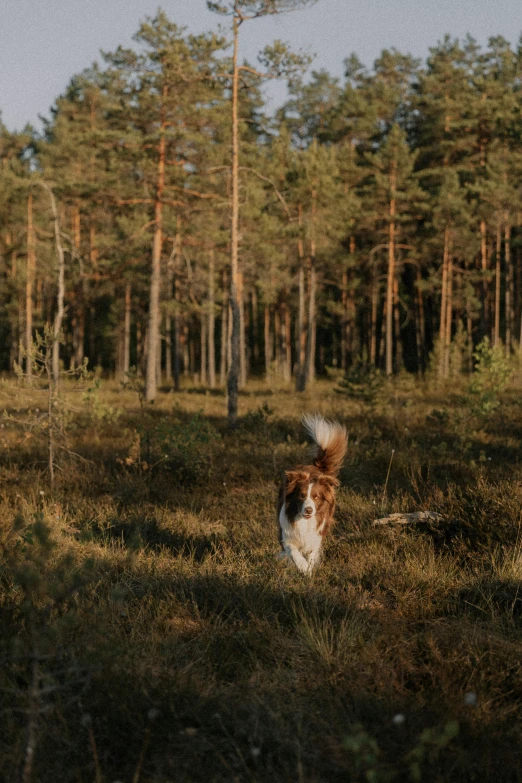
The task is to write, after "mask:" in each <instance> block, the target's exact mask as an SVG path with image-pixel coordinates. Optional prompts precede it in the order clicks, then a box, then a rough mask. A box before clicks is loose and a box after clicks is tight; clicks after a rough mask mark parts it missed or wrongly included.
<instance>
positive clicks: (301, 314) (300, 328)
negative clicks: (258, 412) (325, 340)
mask: <svg viewBox="0 0 522 783" xmlns="http://www.w3.org/2000/svg"><path fill="white" fill-rule="evenodd" d="M298 219H299V237H298V240H297V252H298V256H299V278H298V279H299V283H298V285H299V305H298V314H297V330H296V331H297V334H296V349H297V372H296V391H304V387H305V385H306V378H305V362H306V330H305V260H304V244H303V237H302V234H301V231H302V225H303V207H302V205H301V204H299V206H298Z"/></svg>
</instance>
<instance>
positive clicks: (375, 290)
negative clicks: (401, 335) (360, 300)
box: [370, 259, 379, 367]
mask: <svg viewBox="0 0 522 783" xmlns="http://www.w3.org/2000/svg"><path fill="white" fill-rule="evenodd" d="M378 308H379V279H378V276H377V261H375V259H374V262H373V265H372V307H371V323H370V366H371V367H377V362H378V357H377V311H378Z"/></svg>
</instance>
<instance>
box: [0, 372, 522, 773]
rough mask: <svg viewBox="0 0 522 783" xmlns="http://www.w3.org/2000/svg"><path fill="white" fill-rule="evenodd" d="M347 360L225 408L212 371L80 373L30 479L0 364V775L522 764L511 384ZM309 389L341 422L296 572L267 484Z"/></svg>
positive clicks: (29, 457)
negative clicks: (342, 368)
mask: <svg viewBox="0 0 522 783" xmlns="http://www.w3.org/2000/svg"><path fill="white" fill-rule="evenodd" d="M484 372H485V373H486V374H487V369H486V370H485V371H484ZM490 375H491V373H490ZM360 382H361V381H360V379H359V378H358V377H357V378H356V379H355V380H353V379H352V381H351V382H350V384H347V385H345V386H344V387H342V392H343V393H341V394H340V393H339V392H338V391H336V388H335V387H334V385H333V384H331V383H324V384H323V383H318V384H316V386H315V387H314V388H313V389H312V390H311V391H310V392H307V393H306V394H305V395H299V396H295V395H294V394H293V393H292V392H290V391H288V390H285V389H281V390H280V391H278V392H275V393H273V392H272V393H271V392H270V390H269V389H267V388H265V387H264V386H262V385H261V384H258V385H257V386H256V385H254V384H252V386H251V387H249V389H248V390H247V392H245V393H244V394H243V395H242V396H241V398H240V404H241V407H242V413H243V416H242V418H241V419H240V422H239V426H238V427H237V428H236V429H235V430H234V431H233V432H230V431H228V429H227V427H226V423H225V419H224V417H223V412H224V399H223V397H222V396H219V395H209V394H205V393H204V392H198V391H197V390H193V389H185V390H183V391H181V392H180V393H177V394H171V393H164V394H162V395H161V397H160V399H159V401H158V403H157V404H156V405H155V406H154V407H150V406H149V407H148V406H144V405H143V404H140V401H139V399H138V398H137V395H136V394H135V393H134V392H132V390H125V389H123V390H122V389H120V388H118V387H117V386H116V385H111V384H109V383H107V382H102V383H101V385H100V386H99V387H98V386H96V387H93V389H92V391H90V392H89V393H88V394H87V395H86V396H85V398H84V400H83V403H82V405H83V407H81V406H80V407H81V410H78V412H77V413H75V414H74V415H72V416H71V418H70V429H69V432H68V435H67V437H68V442H69V443H70V448H71V449H72V450H74V452H75V453H77V454H78V455H79V456H80V459H79V460H74V461H71V462H69V463H67V464H66V465H65V464H64V466H63V468H62V469H61V470H59V471H58V472H57V474H56V476H55V479H54V485H53V488H52V489H51V487H50V484H49V476H48V473H47V472H46V461H45V452H44V451H42V449H43V446H42V444H41V443H40V441H39V440H38V439H37V438H34V437H31V430H30V429H29V428H27V429H25V428H24V416H25V417H26V419H27V422H28V423H29V424H30V422H31V421H32V418H31V417H33V416H34V407H33V408H32V407H31V405H30V404H27V405H26V406H25V408H24V407H23V406H20V405H17V406H16V405H14V404H13V400H16V399H17V396H16V387H15V385H14V384H13V383H12V382H4V385H3V387H2V389H0V393H1V394H2V395H3V401H2V407H5V408H6V409H7V410H8V413H9V414H10V415H8V416H7V417H6V419H5V420H4V422H3V427H2V428H1V429H0V447H1V450H0V474H1V478H2V485H1V490H0V566H1V572H0V579H1V582H0V648H1V649H0V655H1V656H2V666H1V667H0V689H1V690H0V694H1V700H2V703H1V705H0V710H1V711H2V732H0V770H1V772H0V777H1V776H2V775H3V779H4V780H5V781H14V780H21V781H22V783H28V781H38V782H39V783H40V782H41V783H54V782H55V781H56V780H61V781H64V783H65V782H66V781H79V782H80V783H82V782H83V781H85V783H87V782H89V783H90V781H93V780H94V781H96V783H99V781H116V780H121V781H133V783H138V782H139V781H142V782H143V783H144V782H145V781H148V782H150V783H166V781H176V782H178V781H182V782H183V781H191V782H192V781H209V780H211V781H231V780H238V781H250V780H256V781H274V780H281V781H287V780H292V781H294V780H295V781H305V782H306V783H307V782H308V781H310V783H312V781H313V782H314V783H315V782H316V781H347V780H349V781H356V782H357V781H369V782H370V783H372V781H374V782H377V781H379V782H380V781H418V780H421V781H449V780H451V781H457V782H459V781H473V780H477V781H481V782H482V781H498V780H502V781H518V780H522V774H521V772H520V765H519V759H518V756H519V750H518V748H519V745H520V740H521V736H520V733H521V730H520V726H521V725H522V723H521V718H522V714H521V712H522V708H521V702H520V693H521V689H522V673H521V668H520V661H519V659H520V643H521V641H522V625H521V623H522V600H521V599H522V596H521V595H520V582H521V578H522V539H521V523H522V512H521V510H520V509H522V471H521V469H520V464H519V458H520V447H521V441H522V424H521V407H520V402H519V395H518V390H517V389H516V388H515V387H513V386H511V387H509V388H507V389H502V388H497V387H495V389H494V390H493V393H494V395H495V396H494V402H495V404H494V405H490V404H489V403H490V401H491V399H492V398H491V399H490V397H488V399H487V400H486V401H485V402H484V400H483V399H482V398H480V399H479V398H478V397H477V395H476V394H475V396H473V394H472V395H471V398H470V392H469V390H468V389H467V388H466V387H464V386H463V387H462V388H456V387H445V388H441V387H437V388H435V387H433V386H432V385H431V384H430V383H429V382H426V383H424V384H421V383H419V384H412V382H411V381H410V380H409V379H408V381H407V382H406V381H405V382H402V381H399V382H397V383H396V384H394V385H390V384H387V382H385V381H381V380H379V384H378V394H377V393H375V394H374V393H373V392H372V393H371V394H369V395H365V394H364V393H362V392H361V387H360ZM354 384H355V385H354ZM338 388H339V387H338ZM363 391H364V390H363ZM73 393H74V391H73V389H70V390H68V387H67V385H65V388H64V391H63V394H64V395H65V396H67V395H68V394H73ZM488 394H489V392H488ZM24 395H25V392H24ZM479 397H480V395H479ZM24 399H25V396H24ZM477 399H479V403H480V404H479V405H478V406H477V403H476V400H477ZM481 399H482V402H481V401H480V400H481ZM484 399H485V398H484ZM497 402H498V405H497V404H496V403H497ZM486 403H487V404H486ZM34 404H35V403H33V405H34ZM75 406H76V408H78V403H75ZM486 408H487V410H486ZM315 410H319V411H321V412H322V413H324V414H325V415H327V416H328V417H330V418H338V419H339V420H341V421H342V422H343V423H344V424H346V426H347V428H348V431H349V444H350V445H349V452H348V456H347V460H346V463H345V466H344V468H343V471H342V474H341V481H342V487H341V489H340V491H339V495H338V501H339V502H338V512H337V519H338V524H337V526H336V527H335V529H334V531H333V533H332V535H331V537H330V539H329V540H328V541H327V544H326V551H325V557H324V562H323V564H322V565H321V567H320V568H319V570H318V571H317V573H316V574H315V575H314V576H313V578H312V579H308V578H304V577H303V576H302V575H300V574H299V573H298V572H297V571H295V570H292V569H291V568H290V567H285V565H284V564H281V563H279V562H276V559H275V557H274V555H275V553H276V551H277V548H278V544H277V529H276V523H275V513H274V506H275V498H276V494H277V485H278V482H279V480H280V477H281V473H282V471H283V470H284V469H285V468H287V467H289V466H292V465H293V464H295V463H296V462H302V461H303V460H305V458H306V453H307V445H306V443H305V438H304V435H303V431H302V428H301V426H300V423H299V420H300V417H301V415H302V413H303V412H305V411H307V412H310V411H315ZM15 414H16V415H15ZM27 433H29V437H28V436H27ZM392 453H393V459H391V457H392ZM421 509H429V510H432V511H436V512H438V513H439V514H441V515H442V520H441V521H440V522H432V523H430V524H427V523H417V524H411V525H406V526H401V527H400V529H398V528H396V527H393V525H390V526H379V527H374V526H372V522H373V520H374V519H376V518H380V517H384V516H386V515H388V514H390V513H392V512H396V511H415V510H421Z"/></svg>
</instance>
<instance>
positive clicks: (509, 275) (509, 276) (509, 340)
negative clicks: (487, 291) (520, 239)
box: [504, 212, 515, 356]
mask: <svg viewBox="0 0 522 783" xmlns="http://www.w3.org/2000/svg"><path fill="white" fill-rule="evenodd" d="M504 221H505V222H504V258H505V260H506V294H505V307H506V353H507V355H508V356H509V355H510V354H511V350H512V348H513V333H514V326H515V325H514V320H515V319H514V313H513V303H514V291H513V277H514V275H513V263H512V260H511V224H510V222H509V212H506V214H505V218H504Z"/></svg>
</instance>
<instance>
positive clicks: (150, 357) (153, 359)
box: [145, 85, 168, 402]
mask: <svg viewBox="0 0 522 783" xmlns="http://www.w3.org/2000/svg"><path fill="white" fill-rule="evenodd" d="M167 94H168V87H167V85H163V92H162V107H161V125H160V139H159V143H158V169H157V179H156V198H155V202H154V241H153V245H152V269H151V276H150V293H149V324H148V354H147V373H146V379H145V398H146V400H147V402H154V400H155V399H156V394H157V391H158V386H157V382H158V378H157V375H158V369H157V368H158V352H159V351H160V350H161V347H160V342H159V325H160V313H159V309H160V286H161V249H162V245H163V202H162V198H163V191H164V189H165V151H166V136H165V131H166V119H165V101H166V98H167Z"/></svg>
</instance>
